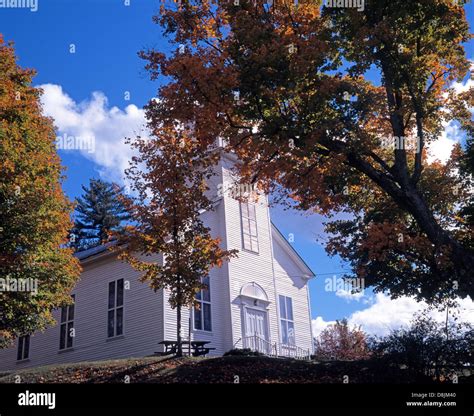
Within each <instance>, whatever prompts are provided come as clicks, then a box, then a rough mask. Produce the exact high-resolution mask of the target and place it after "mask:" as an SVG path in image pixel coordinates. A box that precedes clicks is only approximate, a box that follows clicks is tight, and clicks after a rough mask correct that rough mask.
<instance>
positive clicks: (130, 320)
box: [0, 156, 312, 371]
mask: <svg viewBox="0 0 474 416" xmlns="http://www.w3.org/2000/svg"><path fill="white" fill-rule="evenodd" d="M233 163H235V160H234V159H233V158H232V157H230V156H224V157H223V158H222V159H221V162H220V163H219V165H218V166H217V168H216V175H215V176H214V177H213V178H211V180H210V182H209V194H210V195H215V196H216V197H215V200H216V204H215V208H214V210H213V211H209V212H205V213H203V214H202V215H203V220H204V223H205V224H206V225H207V226H208V227H209V228H210V229H211V233H212V235H213V236H214V237H219V238H220V239H221V246H222V247H223V248H224V249H228V250H231V249H237V250H239V253H238V257H237V258H233V259H232V260H231V261H230V262H224V264H223V266H222V267H221V268H215V269H213V270H212V271H211V273H210V286H211V288H210V289H211V319H212V331H202V330H195V329H194V327H193V326H194V325H193V323H194V322H193V320H192V324H191V328H192V334H191V339H193V340H203V341H210V344H209V347H212V348H215V350H213V351H212V352H211V355H222V354H223V353H225V352H226V351H229V350H230V349H232V348H235V347H237V348H241V347H242V337H243V336H245V335H244V329H245V323H244V322H242V320H243V317H244V315H245V314H244V310H245V307H250V308H252V307H253V306H255V307H256V308H259V307H260V308H263V310H265V311H266V313H267V321H268V322H267V329H268V340H269V341H271V342H273V343H275V342H276V343H280V342H281V335H280V318H279V309H278V295H284V296H288V297H291V298H292V301H293V311H294V323H295V338H296V345H297V346H298V347H301V348H304V349H309V350H312V334H311V321H310V304H309V296H308V284H307V283H308V278H310V277H311V276H312V272H311V270H310V269H309V268H308V267H307V266H306V265H305V264H304V262H303V261H302V260H301V259H300V258H299V257H298V255H297V254H296V252H295V251H294V250H293V248H292V247H291V245H290V244H289V243H288V242H287V241H286V240H285V238H284V237H283V236H281V234H280V233H279V232H278V230H277V229H276V228H275V226H274V225H272V223H271V221H270V215H269V209H268V200H267V198H266V197H264V196H261V197H260V199H259V201H258V202H257V203H256V220H257V233H258V245H259V251H258V253H254V252H250V251H246V250H244V249H243V244H242V224H241V212H240V203H239V201H238V200H236V199H235V198H233V197H232V196H231V195H229V194H225V195H224V196H222V197H219V194H218V191H219V184H222V183H223V182H226V183H231V182H232V177H231V168H232V165H233ZM150 260H151V259H150ZM153 260H155V261H161V260H162V259H161V256H155V257H153ZM82 265H83V268H84V270H83V273H82V275H81V279H80V280H79V282H78V283H77V285H76V287H75V288H74V290H73V292H72V293H73V294H75V296H76V304H75V319H74V328H75V330H76V337H75V339H74V347H73V348H72V349H70V350H67V351H61V352H60V351H59V326H58V325H56V326H54V327H52V328H49V329H47V330H46V331H45V332H44V333H36V334H34V335H32V336H31V345H30V358H29V359H28V360H26V361H22V362H17V361H16V353H17V349H16V345H15V346H14V347H12V348H8V349H4V350H0V371H1V370H15V369H21V368H25V367H33V366H39V365H46V364H54V363H65V362H79V361H91V360H104V359H113V358H124V357H140V356H147V355H151V354H153V353H154V352H156V351H163V348H162V346H158V342H160V341H162V340H175V339H176V310H175V309H172V308H171V307H170V305H169V302H168V298H169V292H168V290H160V291H158V292H154V291H153V290H151V289H150V288H149V286H148V284H147V283H141V282H139V281H138V277H139V273H138V272H136V271H134V270H133V269H132V268H131V267H130V266H129V265H128V264H126V263H123V262H121V261H119V260H117V259H116V256H115V255H114V254H110V253H99V254H95V255H94V256H92V257H90V258H89V259H85V260H82ZM304 276H306V277H304ZM120 278H123V279H124V280H125V281H128V282H129V284H130V289H129V290H125V295H124V335H123V336H119V337H117V338H114V339H108V338H107V312H108V310H107V307H108V284H109V282H110V281H112V280H117V279H120ZM252 282H254V283H256V284H257V285H259V286H260V287H261V288H262V289H263V290H264V291H265V293H266V296H267V298H268V300H267V301H265V302H264V303H263V304H259V301H258V300H255V299H250V303H249V299H246V298H245V297H243V296H241V290H242V288H243V287H244V286H245V285H247V284H249V283H252ZM253 302H256V304H255V303H253ZM244 304H245V305H244ZM252 305H253V306H252ZM191 314H192V312H191ZM55 317H56V318H57V320H59V311H57V312H56V313H55ZM188 328H189V310H188V309H187V308H184V309H183V311H182V335H183V338H185V339H186V338H187V337H188Z"/></svg>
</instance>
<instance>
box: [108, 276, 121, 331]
mask: <svg viewBox="0 0 474 416" xmlns="http://www.w3.org/2000/svg"><path fill="white" fill-rule="evenodd" d="M122 334H123V279H119V280H114V281H113V282H110V283H109V311H108V316H107V336H108V337H109V338H110V337H116V336H118V335H122Z"/></svg>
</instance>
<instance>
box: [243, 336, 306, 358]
mask: <svg viewBox="0 0 474 416" xmlns="http://www.w3.org/2000/svg"><path fill="white" fill-rule="evenodd" d="M240 340H242V346H243V348H248V349H250V350H252V351H258V352H261V353H262V354H264V355H268V356H272V357H292V358H297V359H307V360H309V359H310V357H311V352H310V350H309V349H307V350H306V349H304V348H301V347H299V346H297V345H286V344H282V343H278V342H271V341H268V340H266V339H264V338H262V337H260V336H259V335H257V334H255V335H250V336H247V337H242V338H240V339H239V341H240ZM239 341H237V342H236V343H235V344H234V346H235V345H236V344H237V343H238V342H239Z"/></svg>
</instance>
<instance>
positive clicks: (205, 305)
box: [194, 276, 212, 331]
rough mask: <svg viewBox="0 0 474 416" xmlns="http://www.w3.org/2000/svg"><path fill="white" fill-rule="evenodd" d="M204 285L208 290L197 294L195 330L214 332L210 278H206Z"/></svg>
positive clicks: (203, 281)
mask: <svg viewBox="0 0 474 416" xmlns="http://www.w3.org/2000/svg"><path fill="white" fill-rule="evenodd" d="M202 283H203V284H204V285H206V289H202V290H200V291H199V292H198V293H197V294H196V304H195V306H194V329H201V330H204V331H212V323H211V291H210V286H209V276H206V277H204V278H203V279H202Z"/></svg>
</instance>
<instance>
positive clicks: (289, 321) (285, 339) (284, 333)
mask: <svg viewBox="0 0 474 416" xmlns="http://www.w3.org/2000/svg"><path fill="white" fill-rule="evenodd" d="M278 303H279V304H280V326H281V342H282V343H283V344H285V345H295V322H294V320H293V302H292V300H291V298H289V297H287V296H282V295H280V296H279V302H278Z"/></svg>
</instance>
